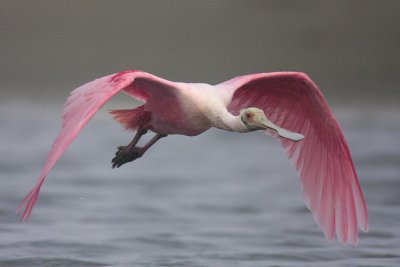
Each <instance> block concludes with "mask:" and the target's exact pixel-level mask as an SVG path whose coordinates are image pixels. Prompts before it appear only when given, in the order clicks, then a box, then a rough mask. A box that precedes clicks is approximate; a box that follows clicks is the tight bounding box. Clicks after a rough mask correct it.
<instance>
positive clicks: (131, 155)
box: [111, 146, 143, 169]
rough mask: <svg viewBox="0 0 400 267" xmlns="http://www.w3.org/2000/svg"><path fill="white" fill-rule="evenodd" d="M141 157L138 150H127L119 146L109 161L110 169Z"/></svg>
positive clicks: (141, 154) (135, 148)
mask: <svg viewBox="0 0 400 267" xmlns="http://www.w3.org/2000/svg"><path fill="white" fill-rule="evenodd" d="M141 156H143V153H142V152H141V150H140V148H137V147H134V148H132V149H129V150H128V149H127V147H126V146H119V147H118V151H117V152H116V153H115V157H114V158H113V159H112V160H111V163H112V168H113V169H114V168H115V167H117V168H119V167H121V166H122V165H124V164H125V163H128V162H132V161H134V160H135V159H138V158H140V157H141Z"/></svg>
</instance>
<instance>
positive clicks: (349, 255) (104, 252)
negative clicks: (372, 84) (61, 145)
mask: <svg viewBox="0 0 400 267" xmlns="http://www.w3.org/2000/svg"><path fill="white" fill-rule="evenodd" d="M0 109H1V114H2V116H1V117H0V129H1V131H0V147H1V155H0V157H1V158H0V185H1V186H0V266H69V267H70V266H119V267H121V266H185V267H190V266H226V267H228V266H229V267H230V266H318V267H321V266H396V267H397V266H400V231H399V229H400V227H399V225H400V224H399V222H400V208H399V204H400V152H399V150H400V149H399V148H400V145H399V143H398V138H399V137H400V125H399V123H398V112H397V111H379V112H378V111H369V114H368V115H366V113H363V112H362V111H354V110H353V111H349V110H344V109H336V110H335V113H336V114H337V115H338V118H339V120H340V121H341V123H342V127H343V130H344V132H345V135H346V137H347V139H348V142H349V145H350V149H351V151H352V154H353V157H354V161H355V165H356V167H357V170H358V173H359V176H360V181H361V184H362V187H363V189H364V193H365V197H366V201H367V205H368V208H369V212H370V231H369V233H366V234H364V233H361V235H360V238H359V245H358V246H357V247H351V246H347V247H343V246H341V245H339V244H338V242H337V241H335V242H328V241H326V240H324V235H323V233H322V231H321V230H320V229H319V228H318V227H317V226H316V224H315V223H314V222H313V219H312V216H311V214H310V212H309V211H308V210H307V209H306V208H305V206H304V202H303V199H302V194H301V190H300V187H299V185H298V182H297V177H296V173H295V171H294V168H293V167H292V166H291V164H290V163H289V162H288V161H287V159H286V156H285V154H284V153H283V152H282V150H281V149H280V147H279V145H278V143H277V142H275V140H273V139H272V138H270V137H268V136H265V135H263V134H262V133H251V134H233V133H226V132H223V131H219V130H212V131H210V132H208V133H205V134H203V135H201V136H199V137H196V138H189V137H179V136H171V137H168V138H165V139H163V140H161V141H160V142H159V143H158V144H157V145H156V146H155V147H154V148H153V149H151V150H150V151H149V152H148V153H147V154H146V155H145V156H144V157H143V158H141V159H139V160H138V161H136V162H134V163H131V164H128V165H125V166H123V167H121V168H120V169H116V170H112V169H111V163H110V160H111V158H112V157H113V154H114V152H115V149H116V147H117V146H118V145H123V144H126V143H128V142H129V141H130V138H131V135H130V134H129V133H128V132H124V131H122V130H121V127H120V126H119V125H117V124H116V123H115V122H114V121H112V120H111V119H110V118H109V117H106V116H104V113H105V112H103V113H102V114H100V116H98V117H96V118H95V119H94V120H93V121H92V122H91V123H90V124H89V125H88V127H87V128H85V129H84V131H83V132H82V135H80V136H79V137H78V139H77V140H76V142H74V143H73V145H72V146H71V147H70V149H69V150H68V151H67V153H66V154H65V155H64V156H63V157H62V158H61V160H60V161H59V163H58V164H57V166H56V168H55V169H54V171H53V172H52V173H51V174H50V175H49V176H48V179H47V180H46V183H45V184H44V186H43V189H42V192H41V195H40V199H39V201H38V203H37V206H36V208H35V210H34V212H33V214H32V217H31V220H30V221H29V222H28V223H24V224H22V225H21V224H19V223H18V220H19V217H18V216H16V215H15V210H16V207H17V206H18V204H19V203H20V201H21V200H22V198H23V197H24V195H25V194H26V193H27V192H28V191H29V190H30V188H31V186H33V184H34V183H35V181H36V179H37V178H38V175H39V174H40V170H41V167H42V165H43V163H44V161H45V158H46V155H47V153H48V149H49V147H50V145H51V143H52V142H53V140H54V137H55V135H56V134H57V132H58V130H59V126H60V120H59V118H58V117H59V114H60V107H57V108H54V107H52V106H29V105H28V106H27V105H25V104H24V105H21V104H18V103H17V104H13V103H8V104H2V106H1V108H0Z"/></svg>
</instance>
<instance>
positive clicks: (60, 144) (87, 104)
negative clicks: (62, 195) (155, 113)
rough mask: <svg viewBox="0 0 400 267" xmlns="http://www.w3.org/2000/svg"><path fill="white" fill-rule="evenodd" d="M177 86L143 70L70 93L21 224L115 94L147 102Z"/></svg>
mask: <svg viewBox="0 0 400 267" xmlns="http://www.w3.org/2000/svg"><path fill="white" fill-rule="evenodd" d="M177 86H178V84H177V83H174V82H170V81H167V80H164V79H161V78H159V77H156V76H154V75H151V74H149V73H145V72H142V71H135V70H132V71H124V72H120V73H117V74H112V75H109V76H106V77H102V78H100V79H97V80H94V81H92V82H89V83H87V84H84V85H82V86H80V87H79V88H77V89H75V90H74V91H72V92H71V95H70V96H69V97H68V99H67V102H66V103H65V106H64V113H63V124H62V129H61V131H60V133H59V134H58V136H57V138H56V140H55V141H54V143H53V146H52V147H51V150H50V153H49V155H48V158H47V161H46V164H45V165H44V167H43V170H42V174H41V175H40V179H39V181H38V183H37V184H36V185H35V186H34V187H33V189H32V190H31V191H30V193H29V194H28V195H27V196H26V197H25V198H24V200H23V201H22V203H21V204H20V206H19V207H18V210H20V209H21V208H23V207H24V206H25V210H24V212H23V214H22V218H21V221H24V220H27V219H28V218H29V216H30V214H31V212H32V209H33V207H34V205H35V202H36V200H37V198H38V195H39V191H40V188H41V186H42V184H43V182H44V179H45V178H46V176H47V174H48V173H49V172H50V171H51V169H52V168H53V167H54V165H55V164H56V163H57V161H58V159H59V158H60V156H61V155H62V154H63V152H64V151H65V150H66V149H67V148H68V146H69V144H71V142H72V141H73V140H74V138H75V137H76V136H77V135H78V133H79V131H80V130H81V129H82V128H83V127H84V126H85V125H86V124H87V123H88V121H89V120H90V119H91V118H92V117H93V115H94V114H95V113H96V112H97V111H98V110H99V109H100V108H101V107H102V106H103V105H104V104H105V103H106V102H107V101H108V100H110V99H111V98H112V97H113V96H114V95H115V94H117V93H118V92H120V91H121V90H123V91H124V92H125V93H127V94H129V95H131V96H132V97H134V98H136V99H138V100H142V101H146V100H147V99H148V98H149V97H151V96H152V95H154V94H158V96H160V97H162V95H164V94H166V95H168V94H171V91H173V90H174V89H175V88H177Z"/></svg>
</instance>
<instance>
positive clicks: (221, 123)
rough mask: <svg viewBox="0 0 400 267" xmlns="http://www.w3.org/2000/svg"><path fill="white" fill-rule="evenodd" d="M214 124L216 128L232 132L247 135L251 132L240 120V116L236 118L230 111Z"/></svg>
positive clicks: (219, 117)
mask: <svg viewBox="0 0 400 267" xmlns="http://www.w3.org/2000/svg"><path fill="white" fill-rule="evenodd" d="M213 124H214V125H213V126H214V127H215V128H218V129H222V130H225V131H230V132H239V133H245V132H248V131H249V130H248V129H247V128H246V126H245V125H244V124H243V122H242V120H241V119H240V115H238V116H234V115H232V114H231V113H229V112H228V111H227V112H224V113H223V114H221V115H220V116H218V117H217V118H216V120H215V121H214V123H213Z"/></svg>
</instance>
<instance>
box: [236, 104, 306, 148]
mask: <svg viewBox="0 0 400 267" xmlns="http://www.w3.org/2000/svg"><path fill="white" fill-rule="evenodd" d="M240 119H241V121H242V122H243V124H244V126H245V127H246V128H247V129H248V130H249V131H257V130H267V129H271V130H274V131H276V132H277V133H278V135H279V136H280V137H283V138H287V139H290V140H292V141H295V142H297V141H300V140H302V139H303V138H304V136H303V135H302V134H299V133H295V132H292V131H289V130H286V129H283V128H281V127H279V126H277V125H275V124H274V123H272V122H271V121H270V120H269V119H268V118H267V116H265V113H264V111H263V110H261V109H259V108H246V109H242V110H241V111H240Z"/></svg>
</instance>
